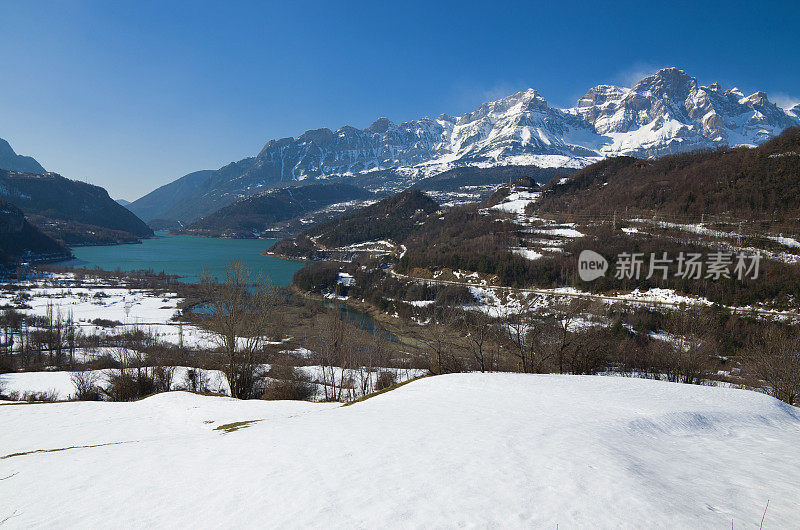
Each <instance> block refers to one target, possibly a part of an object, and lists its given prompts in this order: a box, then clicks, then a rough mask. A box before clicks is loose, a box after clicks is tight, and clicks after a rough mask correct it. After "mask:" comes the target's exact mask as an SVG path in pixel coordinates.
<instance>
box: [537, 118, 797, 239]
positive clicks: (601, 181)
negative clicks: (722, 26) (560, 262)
mask: <svg viewBox="0 0 800 530" xmlns="http://www.w3.org/2000/svg"><path fill="white" fill-rule="evenodd" d="M537 210H538V211H539V212H541V213H548V214H578V215H582V216H592V215H596V216H609V215H613V214H614V212H615V211H616V212H624V211H626V210H627V211H628V212H629V213H635V212H641V214H642V215H645V216H649V215H653V214H658V215H663V216H665V217H667V218H670V217H680V218H685V219H687V220H696V221H700V220H701V219H702V218H703V216H704V215H713V216H730V217H735V218H739V219H742V220H755V219H764V220H769V221H773V222H780V223H789V222H796V221H797V218H798V217H800V128H797V127H794V128H790V129H787V130H786V131H784V132H783V133H782V134H781V135H780V136H778V137H776V138H774V139H772V140H770V141H768V142H767V143H765V144H763V145H762V146H760V147H757V148H747V147H738V148H734V149H719V150H716V151H701V152H693V153H685V154H678V155H670V156H665V157H662V158H656V159H647V160H643V159H638V158H631V157H618V158H611V159H608V160H603V161H601V162H597V163H595V164H592V165H590V166H587V167H585V168H584V169H582V170H580V171H578V172H577V173H575V174H574V175H573V176H572V177H571V178H569V179H568V180H565V181H564V182H559V181H552V182H550V183H549V184H548V186H547V187H546V189H545V193H544V196H543V197H542V200H541V201H540V202H539V204H538V205H537Z"/></svg>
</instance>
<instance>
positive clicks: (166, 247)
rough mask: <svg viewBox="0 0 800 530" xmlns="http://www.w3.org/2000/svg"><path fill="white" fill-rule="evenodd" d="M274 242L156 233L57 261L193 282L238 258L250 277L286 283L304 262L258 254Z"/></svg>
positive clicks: (78, 249)
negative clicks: (146, 271)
mask: <svg viewBox="0 0 800 530" xmlns="http://www.w3.org/2000/svg"><path fill="white" fill-rule="evenodd" d="M274 242H275V241H273V240H269V239H215V238H208V237H192V236H174V235H169V234H159V235H157V236H156V237H154V238H152V239H144V240H142V243H141V244H140V245H116V246H103V247H75V248H73V249H72V253H73V254H75V257H76V258H77V259H74V260H70V261H65V262H62V263H60V264H61V265H72V266H74V267H87V268H93V267H100V268H101V269H105V270H112V271H113V270H116V269H117V268H119V269H121V270H124V271H131V270H140V269H152V270H153V271H154V272H161V271H163V272H165V273H167V274H177V275H178V276H181V278H182V280H183V281H189V282H196V281H198V280H199V279H200V275H201V274H202V272H203V271H206V272H207V273H209V274H211V275H213V276H217V277H218V278H223V277H224V273H225V265H226V264H228V263H231V262H232V261H234V260H240V261H243V262H244V263H245V264H246V265H247V266H248V267H249V268H250V271H251V274H252V275H253V276H255V275H256V274H257V273H258V272H259V271H261V272H263V273H264V274H265V275H267V276H268V277H269V278H271V279H272V280H273V281H274V282H275V283H277V284H279V285H288V284H289V283H291V281H292V275H293V274H294V273H295V271H297V270H298V269H300V268H302V267H303V266H304V265H305V264H304V263H302V262H299V261H289V260H283V259H278V258H273V257H271V256H264V255H262V253H263V252H264V251H265V250H266V249H267V248H268V247H270V246H271V245H272V244H273V243H274Z"/></svg>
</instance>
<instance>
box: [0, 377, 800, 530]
mask: <svg viewBox="0 0 800 530" xmlns="http://www.w3.org/2000/svg"><path fill="white" fill-rule="evenodd" d="M242 421H255V422H254V423H250V424H248V426H246V427H245V428H242V429H240V430H236V431H233V432H227V433H226V432H224V430H215V429H216V428H217V427H220V426H222V425H224V424H229V423H232V422H242ZM0 424H2V425H3V429H2V430H0V448H2V449H0V453H2V454H0V456H2V457H3V458H2V459H0V478H3V477H6V476H10V477H9V478H7V479H5V480H0V520H3V519H5V518H7V517H8V519H7V520H6V522H5V526H6V527H8V528H30V527H47V528H100V527H126V528H129V527H131V528H146V527H154V526H158V527H187V526H192V527H201V528H219V527H226V528H229V527H254V526H261V527H273V528H274V527H281V528H283V527H290V528H300V527H315V528H320V527H330V528H372V527H387V526H388V527H402V528H420V527H463V526H468V527H492V528H523V527H524V528H531V527H535V528H543V527H546V528H555V527H556V525H558V526H559V527H560V528H609V527H614V528H620V527H621V528H626V527H633V528H654V527H655V528H730V527H731V524H732V523H733V525H734V528H756V527H758V526H759V524H760V521H761V518H762V515H763V513H764V508H765V506H766V505H767V501H769V508H768V509H767V513H766V517H765V518H764V528H791V527H796V525H797V523H798V514H800V481H798V478H797V477H798V476H800V460H798V458H797V448H798V447H799V446H800V414H799V413H798V410H797V409H795V408H792V407H790V406H788V405H786V404H783V403H781V402H779V401H776V400H774V399H772V398H770V397H768V396H766V395H762V394H758V393H755V392H750V391H744V390H735V389H727V388H712V387H701V386H691V385H679V384H671V383H664V382H660V381H650V380H639V379H626V378H615V377H597V376H595V377H592V376H556V375H524V374H455V375H447V376H438V377H431V378H427V379H422V380H419V381H415V382H413V383H411V384H409V385H406V386H404V387H401V388H399V389H397V390H394V391H392V392H389V393H386V394H383V395H380V396H376V397H374V398H372V399H369V400H367V401H365V402H362V403H357V404H355V405H353V406H350V407H340V406H338V405H335V404H315V403H304V402H264V401H236V400H232V399H229V398H217V397H203V396H198V395H193V394H188V393H182V392H173V393H168V394H159V395H157V396H154V397H151V398H147V399H145V400H142V401H139V402H134V403H81V402H72V403H57V404H36V405H0ZM61 449H63V450H61ZM51 450H59V451H54V452H48V451H51ZM17 453H23V454H17Z"/></svg>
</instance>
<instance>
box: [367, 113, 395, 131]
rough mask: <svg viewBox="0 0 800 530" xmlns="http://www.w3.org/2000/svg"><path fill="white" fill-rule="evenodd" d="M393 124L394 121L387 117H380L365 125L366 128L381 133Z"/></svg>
mask: <svg viewBox="0 0 800 530" xmlns="http://www.w3.org/2000/svg"><path fill="white" fill-rule="evenodd" d="M394 126H395V125H394V123H392V121H391V120H390V119H389V118H383V117H381V118H378V119H377V120H375V121H374V122H372V125H370V126H369V127H367V129H368V130H369V131H372V132H374V133H377V134H383V133H385V132H386V131H388V130H389V128H390V127H394Z"/></svg>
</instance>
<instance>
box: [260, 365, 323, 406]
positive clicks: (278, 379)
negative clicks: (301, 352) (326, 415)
mask: <svg viewBox="0 0 800 530" xmlns="http://www.w3.org/2000/svg"><path fill="white" fill-rule="evenodd" d="M267 377H269V379H268V380H267V382H266V383H265V384H264V394H263V396H262V398H263V399H267V400H292V401H311V400H312V399H313V398H314V397H315V396H316V393H317V391H316V388H315V386H314V384H313V383H311V381H310V380H309V378H308V377H307V376H306V375H305V374H303V373H302V372H301V371H300V370H298V369H297V368H295V367H293V366H285V365H274V366H272V368H271V369H270V371H269V373H268V374H267Z"/></svg>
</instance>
